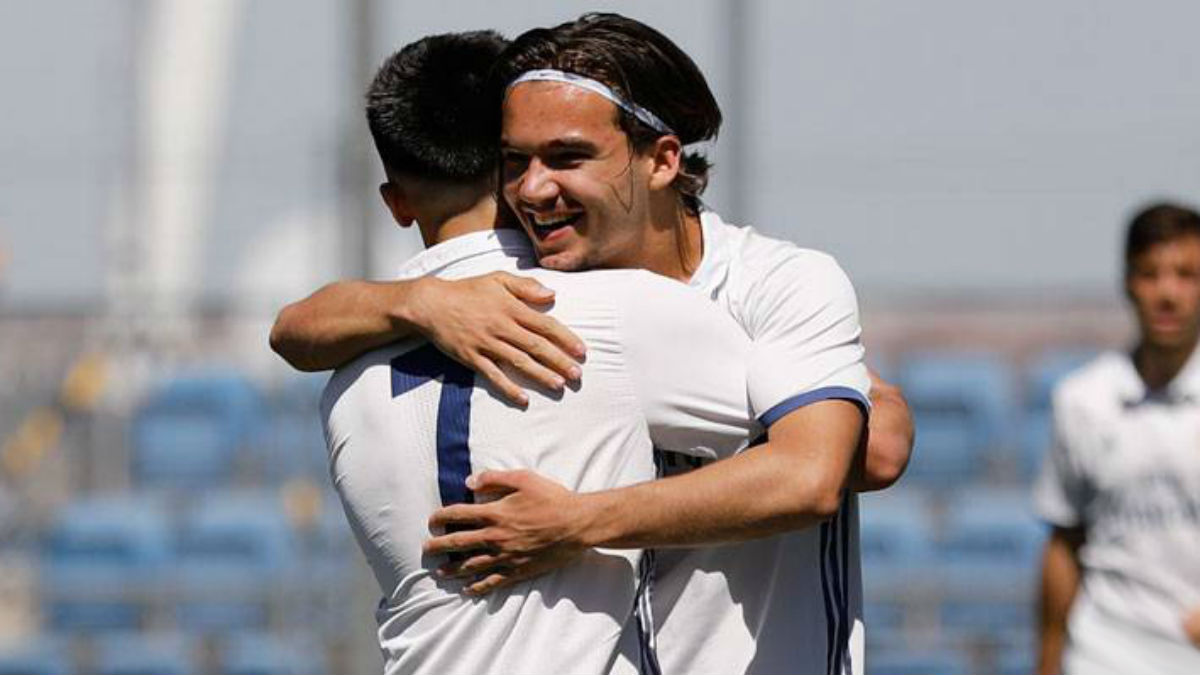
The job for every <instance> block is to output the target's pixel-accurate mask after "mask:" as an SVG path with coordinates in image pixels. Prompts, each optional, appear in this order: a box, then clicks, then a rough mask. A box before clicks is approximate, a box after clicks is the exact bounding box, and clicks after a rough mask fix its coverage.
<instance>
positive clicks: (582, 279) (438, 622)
mask: <svg viewBox="0 0 1200 675" xmlns="http://www.w3.org/2000/svg"><path fill="white" fill-rule="evenodd" d="M496 270H504V271H509V272H519V273H520V274H522V275H526V276H532V277H534V278H536V279H538V280H539V281H541V282H542V283H544V284H545V285H547V286H548V287H550V288H553V289H554V290H555V292H556V296H555V304H554V307H553V309H552V310H551V313H552V314H553V315H554V316H555V318H557V319H558V320H559V321H561V322H562V323H563V324H565V325H566V326H567V327H568V328H570V329H571V330H572V331H574V332H575V334H576V335H578V336H579V337H580V338H581V339H582V340H583V341H584V342H585V343H586V344H587V346H588V354H587V359H586V363H584V364H583V378H582V385H581V386H580V387H578V388H575V389H568V390H567V391H566V392H564V393H563V394H562V395H561V396H551V395H549V394H543V393H539V390H538V389H537V388H536V387H535V386H533V385H532V384H531V383H525V384H526V385H528V386H527V389H528V390H529V391H530V402H529V406H528V408H527V409H525V410H521V409H519V408H517V407H514V406H511V405H509V404H507V403H505V402H504V401H503V400H501V398H500V397H499V394H498V393H496V392H495V391H492V390H490V389H489V388H488V387H487V386H486V385H485V383H484V382H483V380H482V378H479V379H478V380H477V379H476V378H475V377H474V375H473V374H472V373H470V372H469V371H467V370H466V369H465V368H464V367H462V366H460V365H458V364H456V363H454V362H452V361H450V360H449V359H448V357H445V356H443V355H442V354H441V353H440V352H438V351H437V350H436V349H434V348H433V347H432V346H431V345H429V344H428V343H426V342H424V341H421V340H410V341H406V342H403V343H399V344H396V345H393V346H390V347H386V348H383V349H377V350H374V351H372V352H370V353H368V354H366V355H364V356H362V357H360V358H359V359H357V360H355V361H353V362H351V363H350V364H348V365H346V366H344V367H343V368H341V369H339V370H338V371H337V372H336V373H335V374H334V375H333V377H332V379H331V380H330V383H329V385H328V386H327V388H326V391H325V395H324V397H323V400H322V414H323V418H324V421H325V426H326V437H327V442H328V445H329V449H330V463H331V474H332V477H333V481H334V485H335V487H336V488H337V491H338V494H339V495H340V497H341V499H342V502H343V506H344V507H345V511H346V514H347V516H348V519H349V521H350V525H351V528H352V529H353V531H354V533H355V536H356V537H357V539H358V542H359V545H360V546H361V547H362V549H363V551H364V553H365V554H366V557H367V560H368V562H369V564H370V566H371V568H372V570H373V571H374V574H375V577H376V579H377V580H378V582H379V585H380V588H381V589H382V590H383V594H384V596H385V597H384V599H383V601H382V602H381V604H380V607H379V609H378V612H377V618H378V622H379V640H380V644H381V646H382V649H383V652H384V659H385V662H386V672H387V673H388V674H389V675H397V674H399V673H430V674H435V675H454V674H456V673H463V674H468V673H469V674H472V675H477V674H480V673H498V674H505V675H508V674H511V673H556V674H559V673H563V674H569V673H581V674H595V673H634V672H638V670H639V669H640V668H642V667H643V658H642V657H643V655H644V651H643V650H644V649H648V648H649V634H648V632H647V633H644V634H643V633H642V632H641V631H639V622H638V621H635V620H634V619H633V611H634V608H635V602H642V603H645V602H647V601H646V600H645V597H644V595H639V593H644V591H645V588H644V584H642V586H643V588H642V590H641V591H639V580H640V578H641V577H642V576H644V575H646V574H647V567H648V566H645V565H643V564H642V561H643V560H648V559H649V558H648V557H645V556H643V555H642V553H641V552H639V551H613V550H597V551H594V552H591V553H588V554H587V555H585V557H584V558H583V559H582V560H581V561H580V562H579V563H578V564H573V565H570V566H568V567H566V568H564V569H561V570H559V571H556V572H553V573H551V574H548V575H546V576H543V577H540V578H538V579H535V580H532V581H530V582H526V583H522V584H518V585H516V586H514V587H512V588H511V589H503V590H500V591H497V592H494V593H492V594H489V595H488V596H486V597H484V598H479V599H472V598H469V597H467V596H464V595H462V594H461V593H460V589H461V588H462V584H461V583H458V582H448V581H439V580H438V579H437V578H436V577H435V576H434V575H433V571H434V569H435V568H436V567H437V565H439V564H440V563H442V562H445V558H444V557H437V558H429V557H423V556H422V555H421V544H422V543H423V542H424V541H425V540H426V539H428V538H429V536H430V533H429V531H428V528H427V520H428V518H429V516H430V514H432V513H433V511H434V510H436V509H437V508H439V507H441V506H442V505H443V504H445V503H451V502H460V501H464V500H466V499H468V498H469V495H468V493H467V492H466V490H465V488H464V486H463V482H462V481H463V480H464V479H465V478H466V477H467V475H469V474H470V473H472V472H479V471H482V470H485V469H512V468H528V469H532V470H534V471H536V472H538V473H539V474H542V475H544V476H546V477H548V478H550V479H553V480H555V481H557V482H559V483H561V484H563V485H565V486H566V487H567V488H569V489H571V490H575V491H594V490H600V489H604V488H611V487H617V486H622V485H628V484H631V483H636V482H640V481H645V480H650V479H653V478H654V476H655V467H654V456H653V448H654V447H659V448H668V449H672V450H678V451H690V452H693V453H696V454H698V455H700V456H703V457H707V458H710V459H715V458H719V457H723V456H728V455H730V454H731V453H733V452H734V451H736V450H738V449H740V448H742V447H744V446H745V444H746V443H747V441H748V439H749V438H751V437H752V436H754V435H757V434H759V433H761V427H759V426H758V425H757V424H756V423H754V422H752V421H749V420H750V419H751V415H750V412H749V408H748V402H747V391H746V373H745V364H746V363H747V362H748V360H749V358H750V357H749V353H748V352H749V349H750V343H749V340H747V338H746V336H745V334H744V333H743V332H742V331H741V329H740V328H739V327H738V326H737V325H736V323H734V322H733V321H731V320H730V319H729V317H728V316H725V315H724V314H723V313H722V312H720V311H719V310H718V309H717V308H715V307H713V306H712V304H711V303H709V302H707V301H706V300H705V299H704V298H703V297H700V296H699V295H698V294H696V293H695V291H693V290H691V289H689V288H687V287H686V286H685V285H683V284H680V283H678V282H675V281H672V280H669V279H665V278H662V277H658V276H655V275H653V274H651V273H648V272H643V271H631V270H614V271H603V272H589V273H581V274H562V273H557V272H551V271H546V270H541V269H538V268H536V259H535V258H534V255H533V249H532V247H531V245H530V244H529V242H528V240H527V239H525V237H524V236H523V235H522V234H520V233H519V232H514V231H503V230H502V231H494V232H481V233H475V234H468V235H465V236H461V237H457V238H455V239H453V240H451V241H448V242H445V243H443V244H440V245H438V246H435V247H432V248H430V249H428V250H426V251H424V252H422V253H421V254H419V255H417V256H416V257H415V258H413V259H412V260H411V261H410V262H409V263H408V264H407V265H406V266H405V268H404V273H403V275H402V277H404V278H414V277H418V276H422V275H429V274H435V275H437V276H439V277H444V278H462V277H468V276H475V275H479V274H483V273H486V272H490V271H496ZM447 379H449V380H450V382H449V383H446V382H445V381H446V380H447ZM652 443H653V445H652ZM642 612H643V613H646V611H645V608H643V609H642Z"/></svg>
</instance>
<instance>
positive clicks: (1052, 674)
mask: <svg viewBox="0 0 1200 675" xmlns="http://www.w3.org/2000/svg"><path fill="white" fill-rule="evenodd" d="M1081 540H1082V536H1081V534H1080V533H1077V532H1072V531H1064V530H1058V529H1056V530H1055V531H1054V532H1053V533H1052V534H1051V535H1050V538H1049V539H1048V540H1047V542H1046V548H1045V550H1044V551H1043V553H1042V580H1041V589H1040V593H1039V597H1038V611H1039V617H1038V618H1039V620H1038V632H1039V649H1038V671H1037V672H1038V673H1039V675H1058V673H1060V672H1061V671H1062V653H1063V647H1064V646H1065V645H1066V640H1067V616H1068V614H1069V613H1070V611H1071V603H1072V602H1074V600H1075V594H1076V592H1077V590H1078V589H1079V582H1080V578H1081V571H1080V566H1079V553H1078V551H1079V544H1080V542H1081Z"/></svg>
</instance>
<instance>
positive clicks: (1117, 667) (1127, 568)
mask: <svg viewBox="0 0 1200 675" xmlns="http://www.w3.org/2000/svg"><path fill="white" fill-rule="evenodd" d="M1053 414H1054V442H1053V445H1052V446H1051V450H1050V452H1049V454H1048V455H1047V456H1046V459H1045V462H1044V464H1043V467H1042V473H1041V475H1040V476H1039V477H1038V481H1037V483H1036V485H1035V488H1034V502H1035V505H1036V507H1037V510H1038V512H1039V514H1040V515H1041V516H1042V518H1044V519H1045V520H1046V521H1047V522H1049V523H1051V524H1053V525H1056V526H1059V527H1065V528H1072V527H1083V528H1084V530H1085V531H1086V533H1087V537H1086V541H1085V543H1084V544H1083V546H1082V548H1081V549H1080V551H1079V555H1080V562H1081V563H1082V566H1083V581H1082V586H1081V588H1080V590H1079V593H1078V595H1076V598H1075V601H1074V603H1073V604H1072V606H1071V616H1070V619H1069V635H1070V638H1069V642H1068V645H1067V649H1066V653H1065V655H1064V659H1065V661H1064V663H1065V664H1066V665H1067V666H1068V667H1069V668H1070V670H1067V672H1080V673H1086V672H1114V673H1118V672H1119V673H1127V674H1130V675H1136V674H1137V673H1158V674H1170V673H1179V674H1180V675H1182V674H1183V673H1200V649H1198V648H1196V647H1194V646H1193V645H1192V644H1191V643H1190V642H1189V641H1188V640H1187V637H1186V636H1185V635H1184V632H1183V617H1184V615H1185V614H1186V613H1187V612H1189V611H1194V610H1195V609H1196V608H1197V607H1200V355H1197V354H1195V353H1193V355H1192V356H1191V358H1190V359H1189V361H1188V364H1187V365H1186V366H1185V367H1184V369H1183V371H1181V372H1180V373H1179V375H1177V376H1176V377H1175V379H1174V380H1173V381H1172V382H1171V383H1170V384H1169V385H1168V386H1167V388H1166V390H1165V391H1162V392H1154V393H1149V392H1147V391H1146V387H1145V384H1144V383H1143V382H1142V379H1141V377H1140V376H1139V375H1138V373H1137V370H1136V368H1135V367H1134V365H1133V362H1132V360H1131V359H1130V358H1129V355H1127V354H1124V353H1117V352H1110V353H1106V354H1103V355H1101V356H1100V357H1098V358H1097V359H1096V360H1094V361H1093V362H1091V363H1090V364H1088V365H1086V366H1084V367H1083V368H1082V369H1080V370H1079V371H1077V372H1075V373H1073V374H1072V375H1070V376H1068V377H1067V378H1066V379H1064V380H1063V382H1062V383H1061V384H1059V386H1058V387H1057V388H1056V389H1055V392H1054V397H1053Z"/></svg>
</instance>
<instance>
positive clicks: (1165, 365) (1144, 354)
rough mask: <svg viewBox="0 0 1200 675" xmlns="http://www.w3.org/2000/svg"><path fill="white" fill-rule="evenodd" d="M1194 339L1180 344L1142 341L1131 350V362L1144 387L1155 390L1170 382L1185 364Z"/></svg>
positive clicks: (1189, 355) (1193, 345)
mask: <svg viewBox="0 0 1200 675" xmlns="http://www.w3.org/2000/svg"><path fill="white" fill-rule="evenodd" d="M1195 349H1196V340H1194V339H1193V340H1192V341H1191V342H1190V343H1186V344H1183V345H1180V346H1177V347H1175V346H1163V345H1153V344H1148V343H1146V342H1142V343H1141V344H1139V345H1138V347H1137V349H1135V350H1134V352H1133V364H1134V366H1135V367H1136V368H1137V371H1138V375H1140V376H1141V378H1142V381H1143V382H1145V383H1146V388H1147V389H1149V390H1151V391H1155V390H1159V389H1162V388H1163V387H1165V386H1167V385H1168V384H1170V382H1171V380H1173V379H1175V376H1177V375H1179V373H1180V371H1182V370H1183V367H1184V366H1186V365H1187V362H1188V359H1189V358H1191V356H1192V352H1193V351H1195Z"/></svg>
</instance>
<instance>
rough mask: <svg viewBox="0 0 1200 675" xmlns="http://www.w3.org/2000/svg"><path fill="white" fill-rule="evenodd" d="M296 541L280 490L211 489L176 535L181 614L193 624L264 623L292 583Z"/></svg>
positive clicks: (183, 623) (218, 627) (208, 627)
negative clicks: (280, 592)
mask: <svg viewBox="0 0 1200 675" xmlns="http://www.w3.org/2000/svg"><path fill="white" fill-rule="evenodd" d="M296 552H297V547H296V545H295V541H294V538H293V533H292V531H291V526H290V525H289V524H288V521H287V518H286V516H285V515H284V513H283V511H282V509H281V507H280V504H279V499H278V495H277V493H275V492H232V491H231V492H214V493H210V494H208V495H206V496H205V498H204V499H203V500H201V501H200V502H199V503H197V504H196V506H195V508H194V509H193V510H192V511H191V512H190V513H189V514H188V516H187V518H186V522H185V523H184V527H183V529H182V531H181V532H180V537H179V540H178V549H177V555H178V565H177V571H176V576H175V582H176V586H177V590H178V592H179V596H180V597H179V603H178V605H177V608H176V612H177V614H176V619H177V621H178V623H179V625H180V627H182V628H184V629H188V630H201V631H222V630H235V629H244V628H249V629H261V628H264V627H265V626H266V625H267V622H268V618H269V616H268V615H269V605H270V601H271V598H272V596H273V595H274V594H275V593H276V591H278V590H279V589H281V588H285V587H286V584H287V583H289V582H290V581H293V576H294V574H293V573H294V572H295V571H296V570H297V569H298V568H297V567H296V564H297V556H296Z"/></svg>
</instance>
